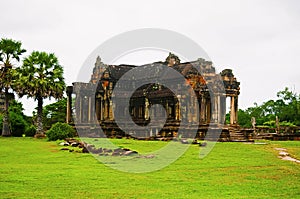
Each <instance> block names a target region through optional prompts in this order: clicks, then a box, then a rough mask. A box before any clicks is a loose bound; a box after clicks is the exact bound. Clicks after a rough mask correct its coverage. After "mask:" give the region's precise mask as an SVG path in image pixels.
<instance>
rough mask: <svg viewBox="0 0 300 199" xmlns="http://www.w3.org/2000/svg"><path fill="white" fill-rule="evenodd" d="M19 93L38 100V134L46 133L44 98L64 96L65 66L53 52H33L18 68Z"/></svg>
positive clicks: (21, 95)
mask: <svg viewBox="0 0 300 199" xmlns="http://www.w3.org/2000/svg"><path fill="white" fill-rule="evenodd" d="M17 74H18V78H19V80H18V82H19V84H18V86H17V93H18V95H19V96H20V97H23V96H24V95H27V97H33V98H34V100H37V101H38V111H37V132H36V133H37V135H44V131H43V118H42V117H43V114H42V111H43V99H46V98H51V97H53V98H55V99H60V98H62V97H63V92H64V90H65V88H66V85H65V82H64V77H63V68H62V66H61V65H60V64H59V62H58V59H57V57H56V56H55V55H54V54H53V53H50V54H48V53H46V52H38V51H34V52H32V53H31V54H30V55H29V56H28V57H27V58H25V59H24V61H23V65H22V67H21V68H19V69H18V70H17Z"/></svg>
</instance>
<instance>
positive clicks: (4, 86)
mask: <svg viewBox="0 0 300 199" xmlns="http://www.w3.org/2000/svg"><path fill="white" fill-rule="evenodd" d="M24 52H26V50H25V49H23V48H22V43H21V42H19V41H14V40H12V39H1V40H0V63H2V64H0V92H1V91H4V96H5V103H4V104H5V105H4V113H3V127H2V136H11V131H10V128H9V126H10V125H9V114H8V108H9V100H10V96H9V89H10V88H12V84H13V81H14V69H13V61H19V60H20V56H21V55H22V54H23V53H24Z"/></svg>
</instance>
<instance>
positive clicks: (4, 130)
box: [2, 88, 11, 137]
mask: <svg viewBox="0 0 300 199" xmlns="http://www.w3.org/2000/svg"><path fill="white" fill-rule="evenodd" d="M4 98H5V104H4V114H3V128H2V136H5V137H9V136H11V132H10V128H9V114H8V103H9V96H8V88H5V93H4Z"/></svg>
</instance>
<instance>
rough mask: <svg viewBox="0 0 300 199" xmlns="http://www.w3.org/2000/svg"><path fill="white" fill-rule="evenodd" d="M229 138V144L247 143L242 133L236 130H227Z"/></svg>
mask: <svg viewBox="0 0 300 199" xmlns="http://www.w3.org/2000/svg"><path fill="white" fill-rule="evenodd" d="M229 136H230V138H229V139H230V141H231V142H248V141H249V140H248V139H247V137H246V136H245V135H244V133H243V132H241V131H240V130H238V129H236V128H232V127H231V128H229Z"/></svg>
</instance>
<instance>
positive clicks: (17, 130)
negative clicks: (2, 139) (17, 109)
mask: <svg viewBox="0 0 300 199" xmlns="http://www.w3.org/2000/svg"><path fill="white" fill-rule="evenodd" d="M9 119H10V124H11V135H12V136H15V137H21V136H22V134H24V133H25V129H26V128H27V127H28V123H27V122H26V120H25V119H24V117H23V116H22V115H19V114H17V113H14V112H10V113H9Z"/></svg>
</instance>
